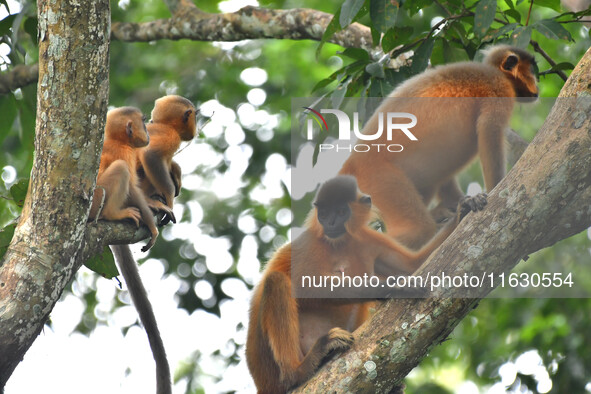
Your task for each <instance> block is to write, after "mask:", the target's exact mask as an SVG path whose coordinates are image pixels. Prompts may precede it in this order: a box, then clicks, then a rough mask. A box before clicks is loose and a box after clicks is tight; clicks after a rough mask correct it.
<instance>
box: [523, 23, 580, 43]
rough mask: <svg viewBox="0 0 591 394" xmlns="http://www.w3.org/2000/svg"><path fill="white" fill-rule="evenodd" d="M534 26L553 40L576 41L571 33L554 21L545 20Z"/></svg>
mask: <svg viewBox="0 0 591 394" xmlns="http://www.w3.org/2000/svg"><path fill="white" fill-rule="evenodd" d="M532 26H533V27H534V28H535V29H536V30H537V31H539V32H540V33H542V34H543V35H544V36H545V37H546V38H549V39H551V40H559V39H560V40H565V41H574V40H573V37H572V36H571V35H570V33H569V31H568V30H566V29H565V28H564V27H562V25H561V24H560V23H558V22H556V21H555V20H554V19H543V20H541V21H538V22H536V23H534V24H533V25H532Z"/></svg>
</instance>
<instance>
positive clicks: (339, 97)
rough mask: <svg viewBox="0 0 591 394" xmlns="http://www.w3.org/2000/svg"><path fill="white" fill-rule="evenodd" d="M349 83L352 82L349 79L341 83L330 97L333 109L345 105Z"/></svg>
mask: <svg viewBox="0 0 591 394" xmlns="http://www.w3.org/2000/svg"><path fill="white" fill-rule="evenodd" d="M349 82H351V79H350V78H347V79H346V80H345V81H344V82H341V83H340V84H339V86H337V88H336V89H335V90H334V92H333V93H332V95H331V96H330V99H331V103H332V107H333V108H339V107H340V106H341V104H342V103H343V99H344V98H345V93H347V86H348V85H349Z"/></svg>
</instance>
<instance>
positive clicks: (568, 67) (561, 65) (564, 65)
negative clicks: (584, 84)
mask: <svg viewBox="0 0 591 394" xmlns="http://www.w3.org/2000/svg"><path fill="white" fill-rule="evenodd" d="M573 68H575V65H574V64H572V63H569V62H562V63H558V64H557V65H555V66H552V68H551V69H550V70H551V71H558V70H572V69H573Z"/></svg>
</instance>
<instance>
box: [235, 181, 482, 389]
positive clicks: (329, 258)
mask: <svg viewBox="0 0 591 394" xmlns="http://www.w3.org/2000/svg"><path fill="white" fill-rule="evenodd" d="M485 204H486V198H485V197H484V196H483V195H478V196H476V197H468V198H465V199H464V200H463V201H462V202H461V203H460V204H459V206H458V209H457V212H458V213H457V217H456V220H452V221H450V222H449V223H447V224H446V227H445V228H444V230H442V232H441V233H440V235H439V236H438V237H435V238H434V239H433V240H432V241H431V242H429V243H428V244H427V245H425V246H424V247H423V248H422V249H421V250H419V251H416V252H415V251H411V250H409V249H407V248H406V247H404V246H402V245H400V244H398V243H397V242H396V241H394V240H393V239H392V238H390V237H388V236H387V235H385V234H383V233H379V232H377V231H375V230H373V229H371V228H370V227H369V226H368V225H367V223H368V221H369V220H370V215H371V198H370V197H369V196H367V195H364V194H362V193H361V192H360V191H359V190H358V188H357V182H356V181H355V178H354V177H352V176H338V177H336V178H333V179H331V180H329V181H327V182H326V183H325V184H324V185H322V186H321V188H320V189H319V191H318V194H317V196H316V200H315V202H314V206H315V208H314V209H313V210H312V212H311V213H310V215H309V217H308V220H307V222H306V230H305V231H304V232H303V233H302V234H301V235H300V236H299V237H298V238H296V239H295V240H294V241H293V242H292V243H291V244H287V245H284V246H283V247H282V248H280V249H279V250H278V251H277V252H276V253H275V255H273V257H272V258H271V260H270V261H269V263H268V264H267V266H266V268H265V271H264V273H263V277H262V279H261V282H260V283H259V284H258V285H257V287H256V288H255V290H254V294H253V298H252V301H251V309H250V319H249V322H250V323H249V327H248V336H247V340H246V361H247V364H248V368H249V370H250V373H251V375H252V377H253V379H254V382H255V384H256V386H257V390H258V392H259V393H260V394H262V393H273V394H275V393H285V392H287V391H288V390H290V389H292V388H293V387H295V386H297V385H300V384H302V383H303V382H305V381H306V380H308V379H309V378H310V377H311V376H312V375H313V374H314V373H315V372H316V370H317V369H318V367H319V365H320V363H321V362H322V360H323V359H324V358H325V357H326V356H327V355H328V354H329V353H330V352H332V351H340V350H344V349H347V348H349V347H350V346H351V344H352V343H353V336H352V335H351V332H352V331H354V330H355V329H357V327H359V326H360V325H361V324H362V323H363V322H364V321H365V320H366V319H367V318H368V317H369V308H370V306H371V305H372V304H373V303H372V301H373V300H375V299H381V298H386V297H391V296H394V295H396V296H399V297H408V296H417V295H418V296H420V295H422V294H423V293H422V291H421V290H420V289H411V288H392V287H389V286H388V285H387V284H386V282H385V281H383V280H380V281H379V282H380V283H379V284H377V285H376V286H373V285H372V286H368V287H347V285H346V284H343V285H342V286H335V287H331V288H330V289H327V288H324V289H319V288H317V287H314V286H306V287H304V285H303V283H305V282H303V281H304V277H307V278H316V279H315V280H317V278H331V277H339V278H340V277H341V276H342V275H346V276H347V277H360V278H362V277H364V276H366V275H367V276H368V277H369V276H373V275H376V273H378V271H379V272H380V273H381V274H383V275H398V274H401V273H402V274H410V273H412V272H414V271H415V270H416V269H417V268H418V267H419V266H420V265H421V263H422V262H423V261H425V260H426V259H427V257H428V256H429V255H430V254H431V252H433V250H435V249H436V248H437V247H438V246H439V244H440V243H441V242H442V241H443V240H445V238H446V237H447V236H448V235H449V233H451V231H453V230H454V228H455V227H456V226H457V224H458V223H459V221H460V220H461V219H462V218H463V217H464V216H465V215H466V214H467V213H468V212H470V211H476V210H481V209H482V208H483V207H484V205H485ZM330 282H331V283H332V281H330ZM292 292H295V296H296V297H297V298H294V297H293V295H292ZM312 297H315V298H312ZM323 297H324V298H323ZM326 297H330V298H326Z"/></svg>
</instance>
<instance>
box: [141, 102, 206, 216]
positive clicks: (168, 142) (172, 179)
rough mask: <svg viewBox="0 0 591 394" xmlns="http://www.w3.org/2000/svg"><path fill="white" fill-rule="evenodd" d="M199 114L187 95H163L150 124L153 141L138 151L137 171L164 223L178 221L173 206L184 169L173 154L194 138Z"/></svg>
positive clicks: (149, 130) (151, 203)
mask: <svg viewBox="0 0 591 394" xmlns="http://www.w3.org/2000/svg"><path fill="white" fill-rule="evenodd" d="M196 114H197V111H196V110H195V106H194V105H193V103H191V101H189V100H187V99H186V98H184V97H181V96H175V95H170V96H164V97H161V98H159V99H158V100H156V103H155V106H154V109H153V110H152V120H151V122H150V123H148V125H147V127H148V133H149V134H150V144H149V145H148V146H147V147H145V148H143V149H140V151H139V155H138V159H139V163H138V173H139V176H140V187H141V189H142V191H143V192H144V195H145V196H146V198H147V200H148V205H149V206H150V208H152V209H154V210H155V211H163V212H165V213H166V216H165V218H163V220H162V222H161V224H166V223H168V221H169V220H172V222H173V223H176V218H175V217H174V214H173V212H172V207H173V200H174V197H175V196H177V195H178V194H179V191H180V188H181V168H180V166H179V165H178V164H177V163H175V162H174V161H173V160H172V157H173V156H174V153H175V152H176V151H177V150H178V149H179V147H180V145H181V142H182V141H191V140H192V139H193V138H194V137H195V133H196V124H195V116H196ZM158 198H161V199H163V200H164V203H163V202H162V201H160V200H159V199H158Z"/></svg>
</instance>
